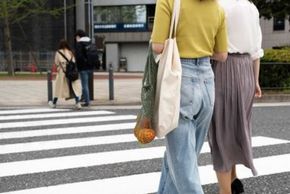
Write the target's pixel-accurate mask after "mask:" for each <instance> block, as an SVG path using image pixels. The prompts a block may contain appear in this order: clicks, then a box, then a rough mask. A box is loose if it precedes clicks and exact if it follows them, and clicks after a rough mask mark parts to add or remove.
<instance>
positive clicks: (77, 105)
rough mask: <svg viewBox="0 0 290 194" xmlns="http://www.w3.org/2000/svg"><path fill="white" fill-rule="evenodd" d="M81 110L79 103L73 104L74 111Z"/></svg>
mask: <svg viewBox="0 0 290 194" xmlns="http://www.w3.org/2000/svg"><path fill="white" fill-rule="evenodd" d="M81 108H82V105H81V103H80V102H78V103H76V104H75V109H77V110H80V109H81Z"/></svg>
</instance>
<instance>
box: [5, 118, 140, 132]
mask: <svg viewBox="0 0 290 194" xmlns="http://www.w3.org/2000/svg"><path fill="white" fill-rule="evenodd" d="M130 119H131V120H133V119H136V116H135V115H117V116H103V117H89V118H69V119H51V120H45V121H21V122H9V123H1V125H0V129H8V128H15V127H35V126H49V125H60V124H76V123H89V122H101V121H117V120H130Z"/></svg>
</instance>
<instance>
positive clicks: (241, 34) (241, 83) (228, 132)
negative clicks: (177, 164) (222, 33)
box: [209, 0, 263, 194]
mask: <svg viewBox="0 0 290 194" xmlns="http://www.w3.org/2000/svg"><path fill="white" fill-rule="evenodd" d="M220 4H221V5H222V7H224V10H225V12H226V18H227V26H228V28H227V31H228V43H229V44H228V58H227V60H226V61H225V62H216V63H214V65H213V70H214V73H215V89H216V95H215V98H216V101H215V108H214V114H213V118H212V123H211V127H210V129H209V143H210V147H211V153H212V159H213V166H214V170H215V171H216V174H217V178H218V182H219V193H220V194H231V193H233V194H237V193H242V192H243V191H244V188H243V184H242V182H241V181H240V180H239V179H238V178H237V174H236V165H237V164H243V165H245V166H246V167H248V168H250V169H251V170H252V173H253V175H256V174H257V172H256V169H255V167H254V164H253V153H252V145H251V135H252V130H251V116H252V105H253V100H254V97H255V96H256V97H261V95H262V92H261V88H260V85H259V67H260V57H262V56H263V50H262V48H261V44H262V33H261V29H260V24H259V12H258V10H257V8H256V6H255V5H254V4H253V3H252V2H250V1H248V0H222V1H220Z"/></svg>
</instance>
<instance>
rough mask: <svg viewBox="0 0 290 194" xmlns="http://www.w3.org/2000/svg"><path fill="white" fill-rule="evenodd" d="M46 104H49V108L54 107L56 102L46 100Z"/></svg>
mask: <svg viewBox="0 0 290 194" xmlns="http://www.w3.org/2000/svg"><path fill="white" fill-rule="evenodd" d="M48 106H49V107H50V108H56V104H53V102H52V101H49V102H48Z"/></svg>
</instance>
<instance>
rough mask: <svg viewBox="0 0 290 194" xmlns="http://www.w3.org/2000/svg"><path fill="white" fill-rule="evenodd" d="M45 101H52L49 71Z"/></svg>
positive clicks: (49, 72)
mask: <svg viewBox="0 0 290 194" xmlns="http://www.w3.org/2000/svg"><path fill="white" fill-rule="evenodd" d="M47 99H48V101H52V74H51V71H47Z"/></svg>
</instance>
